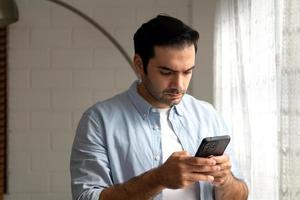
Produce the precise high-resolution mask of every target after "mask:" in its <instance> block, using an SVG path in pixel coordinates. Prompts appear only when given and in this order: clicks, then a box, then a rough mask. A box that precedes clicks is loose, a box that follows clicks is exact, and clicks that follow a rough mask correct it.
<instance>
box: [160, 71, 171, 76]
mask: <svg viewBox="0 0 300 200" xmlns="http://www.w3.org/2000/svg"><path fill="white" fill-rule="evenodd" d="M160 73H161V74H162V75H165V76H167V75H171V72H170V71H160Z"/></svg>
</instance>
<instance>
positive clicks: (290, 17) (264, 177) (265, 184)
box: [215, 0, 300, 200]
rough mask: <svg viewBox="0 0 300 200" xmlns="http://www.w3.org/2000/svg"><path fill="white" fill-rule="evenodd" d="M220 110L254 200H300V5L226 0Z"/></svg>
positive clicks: (220, 39) (220, 13)
mask: <svg viewBox="0 0 300 200" xmlns="http://www.w3.org/2000/svg"><path fill="white" fill-rule="evenodd" d="M215 30H216V35H215V77H216V78H215V104H216V107H217V109H219V111H220V112H221V113H222V114H223V116H224V118H225V119H226V120H227V123H228V124H229V125H231V129H232V131H233V135H234V138H235V140H234V141H235V143H234V144H233V145H234V148H235V150H236V152H237V155H238V159H239V163H240V167H241V169H242V171H243V173H244V175H245V180H246V181H247V183H248V186H249V189H250V197H249V199H252V200H270V199H271V200H277V199H280V200H299V199H300V0H263V1H262V0H219V1H218V7H217V15H216V28H215Z"/></svg>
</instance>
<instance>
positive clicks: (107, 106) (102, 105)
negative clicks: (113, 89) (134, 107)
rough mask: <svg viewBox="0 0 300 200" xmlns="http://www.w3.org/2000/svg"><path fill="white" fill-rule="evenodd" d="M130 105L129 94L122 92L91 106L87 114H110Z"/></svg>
mask: <svg viewBox="0 0 300 200" xmlns="http://www.w3.org/2000/svg"><path fill="white" fill-rule="evenodd" d="M126 104H128V97H127V92H126V91H125V92H122V93H119V94H116V95H114V96H112V97H109V98H107V99H105V100H102V101H98V102H96V103H95V104H93V105H92V106H90V107H89V108H88V109H87V110H86V111H85V113H90V114H91V113H105V112H107V113H109V112H114V111H115V110H120V107H124V106H126Z"/></svg>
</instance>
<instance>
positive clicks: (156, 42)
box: [133, 15, 199, 73]
mask: <svg viewBox="0 0 300 200" xmlns="http://www.w3.org/2000/svg"><path fill="white" fill-rule="evenodd" d="M198 38H199V33H198V32H197V31H196V30H194V29H192V28H191V27H189V26H187V25H186V24H184V23H183V22H182V21H180V20H179V19H176V18H174V17H170V16H166V15H158V16H157V17H155V18H153V19H151V20H150V21H148V22H146V23H144V24H143V25H142V26H141V27H140V28H139V29H138V30H137V31H136V33H135V34H134V37H133V40H134V51H135V53H136V54H138V55H139V56H140V57H141V59H142V62H143V67H144V72H145V73H147V66H148V63H149V59H150V58H153V57H154V47H155V46H178V47H181V46H184V45H187V44H188V45H190V44H193V45H194V47H195V51H197V42H198Z"/></svg>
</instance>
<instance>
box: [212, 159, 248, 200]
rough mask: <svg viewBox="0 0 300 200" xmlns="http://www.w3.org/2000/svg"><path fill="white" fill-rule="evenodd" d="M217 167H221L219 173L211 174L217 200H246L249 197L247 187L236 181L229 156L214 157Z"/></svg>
mask: <svg viewBox="0 0 300 200" xmlns="http://www.w3.org/2000/svg"><path fill="white" fill-rule="evenodd" d="M212 159H214V160H215V161H216V166H219V167H220V170H219V171H217V172H213V173H209V175H211V176H213V177H214V181H213V184H214V186H215V188H214V191H215V197H216V199H217V200H246V199H247V197H248V188H247V185H246V184H245V183H244V182H243V181H241V180H238V179H236V178H235V177H234V176H233V175H232V173H231V162H230V159H229V157H228V156H227V155H222V156H214V157H212Z"/></svg>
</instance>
